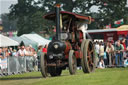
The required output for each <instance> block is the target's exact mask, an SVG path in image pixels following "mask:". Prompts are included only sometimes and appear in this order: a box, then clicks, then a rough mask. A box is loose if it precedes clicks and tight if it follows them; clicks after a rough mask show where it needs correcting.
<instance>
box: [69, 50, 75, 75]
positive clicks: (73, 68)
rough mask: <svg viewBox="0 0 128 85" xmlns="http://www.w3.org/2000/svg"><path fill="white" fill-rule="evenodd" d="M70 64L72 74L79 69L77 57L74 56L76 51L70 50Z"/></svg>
mask: <svg viewBox="0 0 128 85" xmlns="http://www.w3.org/2000/svg"><path fill="white" fill-rule="evenodd" d="M68 64H69V72H70V74H71V75H73V74H75V73H76V69H77V61H76V57H75V56H74V51H73V50H70V52H69V59H68Z"/></svg>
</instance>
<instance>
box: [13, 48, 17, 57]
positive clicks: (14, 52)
mask: <svg viewBox="0 0 128 85" xmlns="http://www.w3.org/2000/svg"><path fill="white" fill-rule="evenodd" d="M12 56H14V57H18V55H17V51H16V49H14V50H13V52H12Z"/></svg>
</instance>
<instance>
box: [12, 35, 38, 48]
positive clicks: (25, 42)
mask: <svg viewBox="0 0 128 85" xmlns="http://www.w3.org/2000/svg"><path fill="white" fill-rule="evenodd" d="M11 39H13V40H15V41H17V42H19V43H21V42H22V41H23V43H24V44H25V46H29V45H32V47H33V48H35V49H37V45H38V43H37V42H35V41H33V40H30V39H27V38H25V37H11Z"/></svg>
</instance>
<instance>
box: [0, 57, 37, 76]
mask: <svg viewBox="0 0 128 85" xmlns="http://www.w3.org/2000/svg"><path fill="white" fill-rule="evenodd" d="M37 62H38V60H37V59H35V58H34V57H33V56H19V57H14V56H9V57H7V58H4V59H1V60H0V76H2V75H11V74H18V73H23V72H30V71H34V70H37V66H38V63H37ZM35 66H36V69H35Z"/></svg>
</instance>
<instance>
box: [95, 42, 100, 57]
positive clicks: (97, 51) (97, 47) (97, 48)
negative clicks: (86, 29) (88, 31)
mask: <svg viewBox="0 0 128 85" xmlns="http://www.w3.org/2000/svg"><path fill="white" fill-rule="evenodd" d="M95 50H96V53H97V55H98V58H99V42H98V41H96V44H95Z"/></svg>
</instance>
